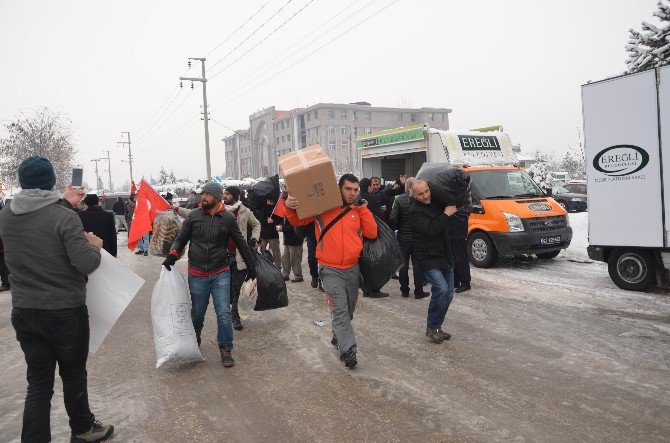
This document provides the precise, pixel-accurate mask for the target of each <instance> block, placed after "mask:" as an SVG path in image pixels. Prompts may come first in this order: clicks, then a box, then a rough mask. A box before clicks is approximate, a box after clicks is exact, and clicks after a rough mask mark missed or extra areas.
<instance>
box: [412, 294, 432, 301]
mask: <svg viewBox="0 0 670 443" xmlns="http://www.w3.org/2000/svg"><path fill="white" fill-rule="evenodd" d="M428 296H430V292H420V293H418V294H416V293H415V294H414V298H415V299H417V300H421V299H422V298H426V297H428Z"/></svg>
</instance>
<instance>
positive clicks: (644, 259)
mask: <svg viewBox="0 0 670 443" xmlns="http://www.w3.org/2000/svg"><path fill="white" fill-rule="evenodd" d="M582 107H583V118H584V142H585V154H586V175H587V179H588V190H589V231H588V232H589V246H588V254H589V257H590V258H591V259H593V260H599V261H604V262H607V264H608V270H609V274H610V277H611V278H612V280H613V281H614V283H615V284H616V285H617V286H619V287H620V288H623V289H629V290H636V291H644V290H646V289H648V288H649V287H650V286H652V285H653V284H655V283H658V284H662V285H667V282H668V269H669V268H670V244H669V243H668V230H669V229H670V218H669V217H670V66H665V67H662V68H658V69H652V70H648V71H643V72H639V73H635V74H629V75H624V76H620V77H615V78H610V79H606V80H602V81H598V82H593V83H587V84H585V85H583V86H582Z"/></svg>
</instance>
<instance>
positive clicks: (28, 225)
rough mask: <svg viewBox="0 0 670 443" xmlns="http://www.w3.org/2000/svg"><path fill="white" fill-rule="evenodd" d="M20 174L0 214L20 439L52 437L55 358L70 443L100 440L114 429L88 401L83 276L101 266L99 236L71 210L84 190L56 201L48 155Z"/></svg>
mask: <svg viewBox="0 0 670 443" xmlns="http://www.w3.org/2000/svg"><path fill="white" fill-rule="evenodd" d="M18 172H19V183H20V185H21V188H22V190H21V192H19V193H18V194H17V195H16V196H15V197H14V199H13V200H12V202H11V204H10V206H9V207H8V208H5V209H3V210H2V211H0V236H1V237H2V240H3V242H4V246H5V260H6V264H7V268H8V269H9V281H10V282H11V287H12V325H13V326H14V329H15V331H16V338H17V340H18V341H19V343H20V344H21V349H22V350H23V353H24V355H25V359H26V363H27V367H28V368H27V377H26V378H27V380H28V393H27V395H26V402H25V406H24V410H23V430H22V432H21V441H31V442H32V441H40V442H41V441H51V426H50V409H51V397H52V395H53V387H54V374H55V369H56V363H58V370H59V373H60V377H61V380H62V381H63V400H64V402H65V409H66V410H67V413H68V416H69V418H70V428H71V431H72V439H71V441H73V442H91V441H101V440H103V439H106V438H108V437H109V436H110V435H112V433H113V432H114V427H113V426H110V425H102V424H101V423H100V422H98V421H96V420H95V416H94V415H93V414H92V413H91V410H90V408H89V404H88V389H87V375H86V360H87V358H88V341H89V324H88V311H87V309H86V281H87V276H88V274H90V273H92V272H93V271H95V269H96V268H97V267H98V266H99V265H100V248H101V247H102V240H101V239H100V238H98V237H96V236H95V235H94V234H92V233H90V232H84V228H83V226H82V223H81V221H80V220H79V217H78V216H77V214H76V213H75V212H74V211H73V210H72V209H73V208H74V206H75V205H76V203H78V201H79V200H81V197H82V196H83V195H80V194H78V192H77V191H75V190H73V189H71V188H68V191H67V192H66V195H65V200H62V199H60V197H59V196H58V195H56V194H55V193H54V192H52V189H53V187H54V185H55V183H56V175H55V173H54V170H53V166H52V165H51V163H50V162H49V160H47V159H46V158H44V157H39V156H35V157H29V158H27V159H25V160H24V161H23V162H21V164H20V165H19V171H18ZM82 194H83V193H82ZM77 195H80V196H79V197H77Z"/></svg>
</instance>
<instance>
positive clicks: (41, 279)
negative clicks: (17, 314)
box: [0, 189, 100, 310]
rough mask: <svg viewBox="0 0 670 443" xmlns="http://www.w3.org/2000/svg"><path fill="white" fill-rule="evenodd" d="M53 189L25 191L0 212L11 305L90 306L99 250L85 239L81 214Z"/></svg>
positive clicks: (35, 307)
mask: <svg viewBox="0 0 670 443" xmlns="http://www.w3.org/2000/svg"><path fill="white" fill-rule="evenodd" d="M58 201H59V197H58V196H57V195H56V194H54V193H53V192H50V191H43V190H41V189H24V190H23V191H21V192H20V193H18V194H17V195H15V196H14V198H13V200H12V203H11V204H10V205H9V207H5V208H4V209H3V210H2V211H0V237H2V240H3V242H4V245H5V263H6V265H7V268H8V269H9V283H10V285H11V288H12V305H13V306H14V307H17V308H33V309H50V310H51V309H63V308H76V307H79V306H82V305H84V304H85V303H86V282H87V281H88V274H90V273H91V272H93V271H95V270H96V269H97V267H98V266H99V265H100V251H99V250H98V249H96V248H94V247H93V246H91V245H90V244H89V242H88V240H87V239H86V237H85V236H84V228H83V226H82V224H81V220H80V219H79V216H78V215H77V213H76V212H74V211H73V210H71V209H67V208H65V207H64V206H62V205H61V204H59V203H58Z"/></svg>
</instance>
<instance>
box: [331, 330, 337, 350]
mask: <svg viewBox="0 0 670 443" xmlns="http://www.w3.org/2000/svg"><path fill="white" fill-rule="evenodd" d="M330 344H331V345H333V346H335V347H336V348H337V337H335V333H334V332H333V338H332V339H331V340H330Z"/></svg>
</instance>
